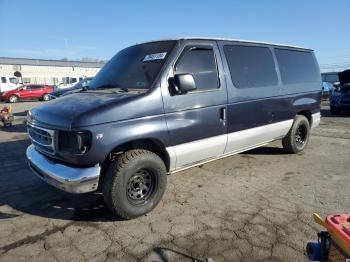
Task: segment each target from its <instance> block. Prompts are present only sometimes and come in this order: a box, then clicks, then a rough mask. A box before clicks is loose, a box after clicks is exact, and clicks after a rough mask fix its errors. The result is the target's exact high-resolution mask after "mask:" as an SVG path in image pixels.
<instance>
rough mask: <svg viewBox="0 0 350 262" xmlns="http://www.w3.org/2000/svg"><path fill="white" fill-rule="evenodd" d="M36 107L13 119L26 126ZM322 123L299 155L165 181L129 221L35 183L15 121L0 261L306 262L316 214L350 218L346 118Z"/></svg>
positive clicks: (264, 150) (239, 159) (7, 152)
mask: <svg viewBox="0 0 350 262" xmlns="http://www.w3.org/2000/svg"><path fill="white" fill-rule="evenodd" d="M35 104H36V103H21V104H18V105H19V106H17V108H14V109H15V110H17V111H19V113H18V116H23V114H21V113H20V112H21V111H23V108H25V107H27V109H28V108H29V107H31V106H33V105H35ZM0 106H1V105H0ZM322 115H323V118H322V120H321V126H320V127H319V128H317V129H315V130H313V134H312V135H311V140H310V143H309V145H308V147H307V149H306V150H305V151H304V152H302V153H301V154H298V155H289V154H285V153H284V151H283V150H282V147H281V143H280V141H276V142H274V143H272V144H269V145H268V146H265V147H261V148H258V149H254V150H251V151H249V152H245V153H242V154H238V155H235V156H232V157H228V158H225V159H222V160H218V161H214V162H211V163H208V164H204V165H202V166H200V167H196V168H192V169H189V170H186V171H183V172H180V173H176V174H173V175H169V176H168V186H167V190H166V193H165V195H164V197H163V200H162V201H161V202H160V204H159V205H158V206H157V207H156V209H155V210H153V211H152V212H151V213H150V214H148V215H146V216H142V217H140V218H137V219H134V220H130V221H123V220H120V219H118V218H115V217H113V216H112V215H111V213H109V211H108V210H107V208H106V207H105V206H104V204H103V201H102V198H101V196H100V195H99V194H85V195H71V194H68V193H65V192H61V191H59V190H57V189H55V188H53V187H51V186H49V185H47V184H46V183H44V182H42V181H41V180H40V179H38V178H36V177H35V176H34V175H33V174H32V173H31V171H30V170H29V169H28V167H27V163H26V161H25V155H24V154H25V149H26V147H27V146H28V145H29V141H28V140H27V139H26V135H25V133H24V130H25V126H24V125H23V124H22V123H21V121H18V122H16V125H15V126H14V127H13V129H1V130H0V185H1V186H0V261H86V260H89V261H206V259H207V258H211V259H212V260H213V261H215V262H216V261H261V260H266V261H307V259H306V257H305V255H304V248H305V245H306V243H307V242H308V241H309V240H311V239H316V238H317V231H319V230H321V228H320V227H319V226H318V225H316V224H315V223H314V222H313V220H312V213H314V212H317V213H320V214H321V215H322V216H325V215H326V214H329V213H336V212H348V211H349V210H350V201H349V200H350V195H349V194H348V186H349V182H350V176H349V175H350V171H349V168H348V166H347V165H348V162H349V155H350V131H349V130H350V115H342V116H340V117H330V115H329V112H328V109H327V107H324V109H323V110H322ZM19 119H20V117H19Z"/></svg>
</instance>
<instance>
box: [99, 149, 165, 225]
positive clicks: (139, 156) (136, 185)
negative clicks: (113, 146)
mask: <svg viewBox="0 0 350 262" xmlns="http://www.w3.org/2000/svg"><path fill="white" fill-rule="evenodd" d="M166 174H167V172H166V168H165V165H164V162H163V160H162V159H161V158H160V157H159V156H158V155H156V154H154V153H153V152H150V151H147V150H141V149H135V150H130V151H127V152H125V153H123V154H122V155H121V156H119V157H118V158H117V159H116V160H115V161H114V162H113V163H112V164H111V165H110V167H109V168H108V170H107V172H106V176H105V178H104V180H103V184H102V192H103V197H104V200H105V203H106V205H107V207H108V208H109V209H110V210H111V211H112V212H113V213H114V214H116V215H117V216H119V217H121V218H124V219H132V218H135V217H138V216H141V215H144V214H146V213H148V212H150V211H151V210H152V209H153V208H155V207H156V206H157V204H158V203H159V201H160V200H161V198H162V196H163V194H164V192H165V188H166V182H167V175H166ZM148 176H149V177H148ZM141 178H143V180H142V179H141ZM141 188H142V189H141ZM145 191H147V192H145ZM139 196H140V197H139Z"/></svg>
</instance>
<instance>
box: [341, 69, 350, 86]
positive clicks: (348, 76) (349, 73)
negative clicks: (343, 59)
mask: <svg viewBox="0 0 350 262" xmlns="http://www.w3.org/2000/svg"><path fill="white" fill-rule="evenodd" d="M338 76H339V82H340V84H341V85H345V84H349V83H350V69H349V70H345V71H343V72H340V73H338Z"/></svg>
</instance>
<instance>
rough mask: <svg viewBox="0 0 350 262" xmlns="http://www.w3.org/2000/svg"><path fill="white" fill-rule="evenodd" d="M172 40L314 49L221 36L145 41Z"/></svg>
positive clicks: (166, 39) (165, 39)
mask: <svg viewBox="0 0 350 262" xmlns="http://www.w3.org/2000/svg"><path fill="white" fill-rule="evenodd" d="M170 40H214V41H231V42H237V43H248V44H263V45H271V46H278V47H288V48H296V49H303V50H308V51H314V50H313V49H310V48H305V47H300V46H294V45H286V44H278V43H269V42H260V41H252V40H242V39H232V38H220V37H175V38H164V39H158V40H152V41H146V42H144V43H151V42H158V41H170Z"/></svg>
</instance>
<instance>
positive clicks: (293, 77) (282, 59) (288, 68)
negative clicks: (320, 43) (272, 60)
mask: <svg viewBox="0 0 350 262" xmlns="http://www.w3.org/2000/svg"><path fill="white" fill-rule="evenodd" d="M275 53H276V58H277V61H278V66H279V69H280V72H281V78H282V82H283V83H284V84H296V83H303V82H315V81H317V80H318V78H319V72H318V69H317V66H316V63H315V59H314V57H313V55H312V53H310V52H305V51H295V50H288V49H275Z"/></svg>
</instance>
